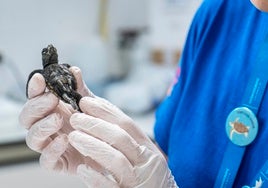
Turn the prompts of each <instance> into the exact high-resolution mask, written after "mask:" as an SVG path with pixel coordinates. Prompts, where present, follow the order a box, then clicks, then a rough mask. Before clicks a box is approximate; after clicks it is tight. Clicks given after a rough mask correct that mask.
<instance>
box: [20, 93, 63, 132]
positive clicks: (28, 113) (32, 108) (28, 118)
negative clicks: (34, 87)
mask: <svg viewBox="0 0 268 188" xmlns="http://www.w3.org/2000/svg"><path fill="white" fill-rule="evenodd" d="M58 103H59V99H58V98H57V97H56V96H55V95H54V94H52V93H50V92H48V93H44V94H43V95H40V96H37V97H35V98H32V99H30V100H28V101H27V102H26V103H25V105H24V107H23V109H22V111H21V113H20V116H19V122H20V123H21V124H22V125H23V126H24V127H25V128H26V129H29V128H30V127H31V126H32V125H33V124H34V123H35V122H37V121H38V120H40V119H42V118H44V117H45V116H46V115H48V114H49V113H50V112H51V111H52V110H53V109H54V108H55V107H56V106H57V105H58Z"/></svg>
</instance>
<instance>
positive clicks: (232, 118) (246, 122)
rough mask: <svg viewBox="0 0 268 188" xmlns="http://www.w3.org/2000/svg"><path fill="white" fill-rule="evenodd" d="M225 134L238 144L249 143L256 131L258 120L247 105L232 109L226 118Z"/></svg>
mask: <svg viewBox="0 0 268 188" xmlns="http://www.w3.org/2000/svg"><path fill="white" fill-rule="evenodd" d="M225 128H226V134H227V136H228V138H229V139H230V140H231V141H232V142H233V143H234V144H236V145H238V146H246V145H249V144H250V143H251V142H253V140H254V139H255V138H256V136H257V133H258V121H257V118H256V116H255V114H254V113H253V112H252V111H251V110H250V109H249V108H247V107H239V108H236V109H234V110H233V111H232V112H231V113H230V114H229V116H228V118H227V120H226V127H225Z"/></svg>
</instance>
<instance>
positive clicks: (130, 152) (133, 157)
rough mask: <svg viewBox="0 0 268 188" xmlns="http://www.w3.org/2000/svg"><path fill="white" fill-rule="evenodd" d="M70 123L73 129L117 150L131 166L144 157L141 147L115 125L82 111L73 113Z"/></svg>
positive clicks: (141, 160)
mask: <svg viewBox="0 0 268 188" xmlns="http://www.w3.org/2000/svg"><path fill="white" fill-rule="evenodd" d="M70 123H71V125H72V126H73V128H74V129H76V130H80V131H81V132H85V133H87V134H89V135H92V136H93V137H95V138H98V139H100V140H102V141H104V142H106V143H108V144H109V145H111V146H112V147H114V148H115V149H117V150H119V151H120V152H121V153H123V154H124V155H125V156H126V157H127V159H128V160H129V161H130V163H131V164H132V165H133V166H135V165H137V164H139V163H141V162H143V160H144V159H142V158H141V156H140V155H141V153H143V148H142V147H141V146H140V145H139V144H138V143H137V142H136V141H135V140H134V139H133V138H132V137H131V136H130V135H129V134H128V133H127V132H126V131H125V130H123V129H122V128H120V127H118V126H117V125H115V124H111V123H109V122H106V121H104V120H102V119H98V118H95V117H92V116H89V115H86V114H82V113H76V114H73V115H72V116H71V118H70Z"/></svg>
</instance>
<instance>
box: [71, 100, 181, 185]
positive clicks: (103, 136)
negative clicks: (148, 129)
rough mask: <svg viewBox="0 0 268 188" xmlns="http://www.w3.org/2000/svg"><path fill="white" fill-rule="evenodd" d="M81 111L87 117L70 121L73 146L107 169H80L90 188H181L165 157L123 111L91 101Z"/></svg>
mask: <svg viewBox="0 0 268 188" xmlns="http://www.w3.org/2000/svg"><path fill="white" fill-rule="evenodd" d="M80 108H81V110H82V111H83V112H84V113H75V114H73V115H72V116H71V119H70V123H71V125H72V126H73V127H74V129H75V131H73V132H71V133H70V134H69V142H70V144H71V145H72V146H73V147H74V148H76V149H77V150H78V151H79V152H80V153H81V154H82V155H83V156H87V157H90V158H92V159H93V160H94V161H96V162H97V163H98V164H100V165H101V166H102V167H103V169H105V173H103V172H99V171H98V170H96V169H94V168H93V167H91V166H90V165H87V164H84V165H80V166H79V168H78V171H77V172H78V174H79V175H80V176H82V177H83V179H84V180H85V182H86V183H87V185H88V186H89V187H90V186H92V187H97V186H96V185H102V187H131V188H132V187H133V188H134V187H135V188H137V187H146V188H147V187H148V188H150V187H159V188H160V187H161V188H168V187H177V186H176V183H175V181H174V179H173V176H172V174H171V172H170V170H169V168H168V166H167V163H166V160H165V158H164V156H163V155H162V153H161V152H160V151H159V150H158V148H157V147H156V146H155V145H154V144H153V143H152V142H151V141H150V139H148V137H147V136H146V135H144V134H143V133H142V132H141V131H140V130H139V129H138V128H137V127H136V126H135V125H134V122H133V121H132V120H131V119H130V118H129V117H128V116H126V115H125V114H124V113H123V112H122V111H120V110H119V109H118V108H116V107H115V106H113V105H112V104H110V103H109V102H107V101H105V100H104V99H101V98H90V97H84V98H82V99H81V101H80ZM111 177H112V178H111Z"/></svg>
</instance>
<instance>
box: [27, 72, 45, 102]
mask: <svg viewBox="0 0 268 188" xmlns="http://www.w3.org/2000/svg"><path fill="white" fill-rule="evenodd" d="M35 73H40V74H42V73H43V70H42V69H37V70H34V71H33V72H31V73H30V75H29V77H28V80H27V84H26V97H27V98H29V97H28V84H29V81H30V80H31V78H32V77H33V75H34V74H35Z"/></svg>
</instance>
